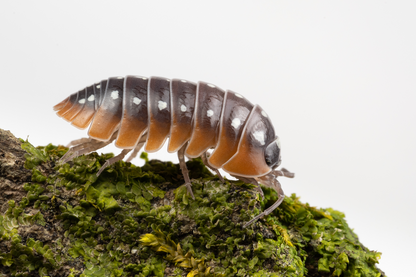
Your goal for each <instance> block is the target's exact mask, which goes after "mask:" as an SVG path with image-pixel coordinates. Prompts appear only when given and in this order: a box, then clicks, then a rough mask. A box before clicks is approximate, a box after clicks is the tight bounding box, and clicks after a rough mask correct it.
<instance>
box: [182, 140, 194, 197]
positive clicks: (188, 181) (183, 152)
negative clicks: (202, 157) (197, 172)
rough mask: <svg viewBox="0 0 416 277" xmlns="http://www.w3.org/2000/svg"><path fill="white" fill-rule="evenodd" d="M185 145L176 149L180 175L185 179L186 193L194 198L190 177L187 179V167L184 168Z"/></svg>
mask: <svg viewBox="0 0 416 277" xmlns="http://www.w3.org/2000/svg"><path fill="white" fill-rule="evenodd" d="M186 146H187V144H185V145H184V146H182V147H181V149H179V151H178V159H179V166H180V167H181V170H182V175H183V178H184V179H185V186H186V188H187V190H188V193H189V194H190V195H191V196H192V199H195V196H194V193H193V192H192V183H191V179H189V171H188V168H186V163H185V149H186Z"/></svg>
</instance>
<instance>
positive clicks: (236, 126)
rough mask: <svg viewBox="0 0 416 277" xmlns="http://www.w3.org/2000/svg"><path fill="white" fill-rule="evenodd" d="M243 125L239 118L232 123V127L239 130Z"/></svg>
mask: <svg viewBox="0 0 416 277" xmlns="http://www.w3.org/2000/svg"><path fill="white" fill-rule="evenodd" d="M240 124H241V120H240V119H239V118H234V119H233V121H232V122H231V126H233V127H234V129H237V128H238V126H240Z"/></svg>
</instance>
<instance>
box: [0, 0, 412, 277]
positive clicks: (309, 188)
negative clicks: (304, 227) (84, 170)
mask: <svg viewBox="0 0 416 277" xmlns="http://www.w3.org/2000/svg"><path fill="white" fill-rule="evenodd" d="M415 14H416V4H415V2H414V1H209V2H202V1H117V2H116V1H71V2H69V1H65V2H64V1H26V2H24V1H23V2H22V1H1V3H0V78H1V79H0V80H1V86H0V96H1V98H0V128H2V129H6V130H10V131H11V132H12V133H14V134H15V135H16V136H18V137H21V138H24V139H26V138H27V136H29V141H30V142H31V143H32V144H34V145H46V144H48V143H50V142H52V143H54V144H64V145H65V144H67V143H68V142H69V141H70V140H73V139H77V138H80V137H85V136H86V130H84V131H82V130H78V129H76V128H75V127H72V126H71V125H70V124H68V123H67V122H66V121H64V120H62V119H61V118H59V117H58V116H56V115H55V114H54V112H53V110H52V106H53V105H55V104H57V103H58V102H60V101H61V100H63V99H64V98H66V97H67V96H68V95H69V94H71V93H73V92H76V91H78V90H79V89H81V88H83V87H85V86H87V85H90V84H92V83H94V82H97V81H99V80H101V79H105V78H107V77H109V76H120V75H121V76H122V75H127V74H132V75H143V76H152V75H156V76H164V77H169V78H176V77H177V78H184V79H188V80H190V81H198V80H203V81H207V82H210V83H213V84H216V85H218V86H219V87H222V88H224V89H232V90H234V91H236V92H238V93H240V94H242V95H244V96H245V97H246V98H247V99H249V100H250V101H251V102H252V103H257V104H260V105H261V106H262V107H263V108H264V109H265V110H266V111H267V113H268V114H269V116H270V117H271V118H272V121H273V123H274V126H275V130H276V133H277V134H278V135H279V137H280V139H281V144H282V157H283V164H282V165H283V166H284V167H286V168H288V169H289V170H291V171H293V172H295V173H296V178H294V179H281V183H282V185H283V188H284V190H285V192H286V194H287V195H290V194H291V193H296V194H297V195H298V196H300V197H301V200H303V201H304V202H308V203H310V204H311V205H314V206H318V207H332V208H334V209H337V210H340V211H342V212H344V213H345V214H346V219H347V221H348V223H349V225H350V226H351V227H352V228H354V230H355V232H356V233H357V234H358V236H359V237H360V239H361V242H362V243H363V244H364V245H365V246H366V247H368V248H369V249H371V250H377V251H381V252H382V253H383V255H382V258H381V260H380V264H379V267H380V268H381V269H382V270H384V271H385V272H386V274H387V275H388V276H390V277H392V276H409V275H411V273H412V272H414V260H415V258H416V255H415V254H414V253H415V252H414V251H415V246H416V243H415V239H414V236H415V234H416V227H415V219H416V217H415V212H416V204H415V193H416V189H415V185H416V177H415V166H416V146H415V143H416V128H415V127H416V126H415V119H416V78H415V77H416V30H415V29H416V16H415ZM109 151H116V152H119V151H120V150H119V149H116V148H115V147H109V148H106V149H105V150H104V152H109ZM150 158H156V159H162V160H172V161H175V162H177V158H176V155H175V154H168V153H167V152H166V149H165V148H164V149H162V150H161V151H159V152H157V153H153V154H151V155H150ZM134 162H135V163H136V164H140V163H141V161H140V159H137V160H135V161H134Z"/></svg>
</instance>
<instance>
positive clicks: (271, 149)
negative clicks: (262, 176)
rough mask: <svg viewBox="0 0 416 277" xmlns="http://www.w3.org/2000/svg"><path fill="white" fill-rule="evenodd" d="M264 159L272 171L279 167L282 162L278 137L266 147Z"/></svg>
mask: <svg viewBox="0 0 416 277" xmlns="http://www.w3.org/2000/svg"><path fill="white" fill-rule="evenodd" d="M264 158H265V159H266V163H267V165H268V166H269V167H270V168H272V169H275V168H276V167H278V166H279V165H280V163H281V161H282V160H281V159H280V141H279V138H278V137H277V138H276V139H275V140H274V141H273V142H272V143H270V144H269V145H268V146H267V147H266V151H265V152H264Z"/></svg>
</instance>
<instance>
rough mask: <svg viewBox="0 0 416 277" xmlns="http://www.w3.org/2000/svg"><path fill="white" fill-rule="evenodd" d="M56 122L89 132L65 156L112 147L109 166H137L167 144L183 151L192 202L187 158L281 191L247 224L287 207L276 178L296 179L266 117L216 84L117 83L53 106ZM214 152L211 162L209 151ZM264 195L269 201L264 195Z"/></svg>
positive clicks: (132, 80) (137, 80)
mask: <svg viewBox="0 0 416 277" xmlns="http://www.w3.org/2000/svg"><path fill="white" fill-rule="evenodd" d="M54 110H55V111H57V114H58V116H60V117H63V118H64V119H65V120H67V121H69V122H71V123H72V125H74V126H75V127H78V128H81V129H85V128H87V127H88V126H90V128H89V131H88V135H89V138H84V139H80V140H75V141H73V142H71V145H73V147H72V148H71V149H70V150H69V151H68V153H67V154H65V156H64V157H62V159H61V161H62V162H66V161H69V160H71V159H73V158H75V157H76V156H79V155H82V154H86V153H89V152H92V151H95V150H98V149H100V148H102V147H104V146H106V145H108V144H110V143H112V142H113V141H115V145H116V146H117V147H119V148H122V149H123V150H122V152H121V153H120V154H119V155H117V156H115V157H113V158H111V159H109V160H107V162H106V163H105V164H104V165H103V166H102V168H101V169H100V171H99V172H98V173H97V175H99V174H100V173H101V172H102V171H103V170H104V169H105V168H106V167H107V166H109V165H111V164H113V163H114V162H116V161H119V160H121V159H123V158H124V157H125V156H126V154H127V153H128V152H130V151H132V154H131V155H130V157H129V158H128V159H127V161H131V160H132V159H133V158H134V157H135V156H136V155H137V153H138V152H139V151H140V149H141V148H142V147H143V146H144V150H145V151H147V152H155V151H158V150H159V149H160V148H161V147H162V146H163V144H164V143H165V141H166V139H167V138H169V143H168V151H169V152H177V153H178V158H179V162H180V167H181V169H182V173H183V175H184V179H185V185H186V187H187V189H188V192H189V194H190V195H191V196H192V197H194V195H193V193H192V188H191V185H192V184H191V181H190V179H189V174H188V170H187V168H186V164H185V156H186V157H188V158H196V157H201V158H202V160H203V161H204V164H205V165H206V166H208V167H209V168H210V169H212V170H213V171H215V172H216V173H217V174H218V176H219V178H220V179H221V180H222V181H223V178H222V176H221V175H220V173H219V171H218V169H220V168H221V169H223V170H224V171H225V172H228V173H229V174H231V175H232V176H234V177H236V178H238V179H240V180H242V181H244V182H247V183H253V184H255V185H257V188H258V191H259V192H260V193H261V194H262V190H261V188H260V186H259V183H258V182H260V183H262V184H263V185H265V186H268V187H271V188H273V189H275V190H276V191H277V192H278V194H279V199H278V200H277V201H276V202H275V203H274V204H273V205H272V206H270V207H269V208H268V209H266V210H265V211H263V212H262V213H261V214H259V215H258V216H256V217H255V218H253V219H252V220H250V221H249V222H247V223H246V224H245V225H244V227H247V226H248V225H250V224H252V223H253V222H255V221H256V220H257V219H259V218H260V217H262V216H264V215H267V214H270V213H271V212H272V211H273V210H274V209H275V208H276V207H277V206H279V205H280V203H281V202H282V201H283V198H284V193H283V190H282V188H281V185H280V183H279V182H278V181H277V179H276V177H277V176H286V177H293V176H294V174H293V173H290V172H289V171H287V170H285V169H281V170H276V168H277V167H278V166H279V165H280V163H281V159H280V144H279V139H278V137H277V136H276V135H275V131H274V128H273V125H272V123H271V121H270V119H269V117H268V116H267V114H266V112H265V111H263V109H262V108H261V107H260V106H259V105H253V104H251V103H250V102H249V101H248V100H247V99H245V98H244V97H243V96H241V95H240V94H238V93H235V92H233V91H230V90H227V91H224V90H222V89H220V88H218V87H217V86H215V85H212V84H209V83H205V82H198V83H197V84H195V83H193V82H189V81H186V80H182V79H172V80H170V79H166V78H161V77H151V78H145V77H140V76H126V77H113V78H109V79H108V80H103V81H101V82H100V83H96V84H94V85H92V86H89V87H87V88H85V89H82V90H80V91H78V92H76V93H74V94H72V95H70V96H69V97H68V98H66V99H65V100H63V101H62V102H60V103H59V104H57V105H55V106H54ZM208 150H213V151H212V153H211V154H210V155H209V156H208V154H207V151H208ZM262 196H263V195H262Z"/></svg>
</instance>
